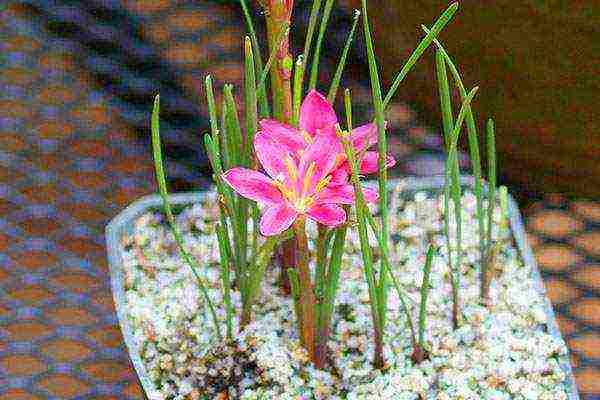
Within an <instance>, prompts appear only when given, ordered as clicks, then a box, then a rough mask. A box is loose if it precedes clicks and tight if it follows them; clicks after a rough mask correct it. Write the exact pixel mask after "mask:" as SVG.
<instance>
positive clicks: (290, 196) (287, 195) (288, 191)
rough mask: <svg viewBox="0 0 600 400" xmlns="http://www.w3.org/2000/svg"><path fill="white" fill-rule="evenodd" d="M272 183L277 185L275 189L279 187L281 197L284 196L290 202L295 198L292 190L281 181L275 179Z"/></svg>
mask: <svg viewBox="0 0 600 400" xmlns="http://www.w3.org/2000/svg"><path fill="white" fill-rule="evenodd" d="M273 184H274V185H275V186H276V187H277V189H279V191H280V192H281V194H283V197H285V198H286V199H288V200H289V201H291V202H293V201H294V200H295V198H296V195H295V193H294V191H293V190H291V189H289V188H288V187H286V186H285V185H284V184H283V183H282V182H280V181H277V180H275V181H273Z"/></svg>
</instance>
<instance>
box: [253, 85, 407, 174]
mask: <svg viewBox="0 0 600 400" xmlns="http://www.w3.org/2000/svg"><path fill="white" fill-rule="evenodd" d="M337 123H338V120H337V117H336V115H335V110H334V109H333V107H332V106H331V104H329V102H328V101H327V99H326V98H325V97H324V96H323V95H322V94H320V93H319V92H317V91H315V90H311V91H310V93H308V95H307V96H306V97H305V98H304V101H303V102H302V106H301V107H300V121H299V125H300V126H299V128H295V127H293V126H291V125H287V124H284V123H281V122H279V121H276V120H272V119H264V120H262V121H260V127H261V130H262V132H263V134H265V135H267V136H269V137H270V138H271V139H272V140H273V141H275V142H277V143H278V144H280V145H281V146H282V147H284V148H285V149H287V151H288V152H290V153H291V154H292V155H298V154H300V153H301V152H302V151H304V150H305V149H306V147H307V146H309V145H310V144H311V143H312V142H313V141H314V140H315V139H316V138H317V137H319V136H326V137H330V138H332V141H331V143H330V146H331V147H330V149H329V151H331V152H334V153H336V154H338V156H337V160H336V165H335V168H334V170H333V171H332V182H331V183H332V184H334V185H335V184H343V183H345V182H347V180H348V177H349V166H348V163H347V162H346V155H345V153H344V151H343V148H342V145H341V142H340V139H339V138H338V137H337V132H336V125H337ZM350 141H351V142H352V145H353V146H354V151H355V152H356V154H357V155H362V158H361V163H360V173H361V174H370V173H373V172H377V170H378V162H377V161H378V153H377V152H376V151H368V150H367V149H368V148H369V147H371V146H373V145H374V144H376V143H377V126H376V125H375V124H374V123H369V124H366V125H362V126H359V127H358V128H355V129H353V130H352V132H351V133H350ZM395 163H396V161H395V160H394V158H393V157H391V156H388V157H387V160H386V167H387V168H390V167H392V166H393V165H394V164H395Z"/></svg>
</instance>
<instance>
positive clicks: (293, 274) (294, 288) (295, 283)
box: [287, 268, 302, 340]
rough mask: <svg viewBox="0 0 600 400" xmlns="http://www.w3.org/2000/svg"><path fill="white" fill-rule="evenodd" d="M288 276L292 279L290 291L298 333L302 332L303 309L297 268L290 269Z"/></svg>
mask: <svg viewBox="0 0 600 400" xmlns="http://www.w3.org/2000/svg"><path fill="white" fill-rule="evenodd" d="M287 274H288V277H289V279H290V291H291V292H292V293H291V294H292V299H293V300H294V313H295V314H296V321H297V324H298V332H301V331H302V326H301V325H302V307H300V277H299V276H298V270H297V269H295V268H288V269H287ZM300 340H302V335H300Z"/></svg>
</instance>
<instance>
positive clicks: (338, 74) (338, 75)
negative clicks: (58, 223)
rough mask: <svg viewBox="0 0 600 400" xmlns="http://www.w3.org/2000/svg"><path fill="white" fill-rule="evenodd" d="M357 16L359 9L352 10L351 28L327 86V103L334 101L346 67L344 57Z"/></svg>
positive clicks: (346, 53)
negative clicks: (329, 83) (329, 84)
mask: <svg viewBox="0 0 600 400" xmlns="http://www.w3.org/2000/svg"><path fill="white" fill-rule="evenodd" d="M359 18H360V11H358V10H354V21H353V22H352V29H350V33H349V34H348V38H347V39H346V45H345V46H344V50H343V51H342V56H341V57H340V60H339V62H338V65H337V68H336V70H335V74H334V75H333V80H332V81H331V86H329V93H328V94H327V101H329V103H331V104H333V103H334V102H335V96H336V94H337V90H338V87H339V86H340V80H341V79H342V73H343V72H344V68H345V67H346V58H347V57H348V52H349V51H350V45H352V40H353V39H354V32H355V31H356V26H357V25H358V19H359Z"/></svg>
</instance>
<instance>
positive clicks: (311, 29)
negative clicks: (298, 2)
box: [302, 0, 321, 75]
mask: <svg viewBox="0 0 600 400" xmlns="http://www.w3.org/2000/svg"><path fill="white" fill-rule="evenodd" d="M320 10H321V0H313V3H312V7H311V10H310V17H309V18H308V28H307V30H306V36H305V39H304V51H303V52H302V58H303V59H304V64H303V66H302V68H303V70H304V68H306V65H307V63H308V59H309V56H310V48H311V44H312V38H313V36H314V33H315V28H316V26H317V20H318V19H319V11H320ZM302 74H303V75H304V71H302Z"/></svg>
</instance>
